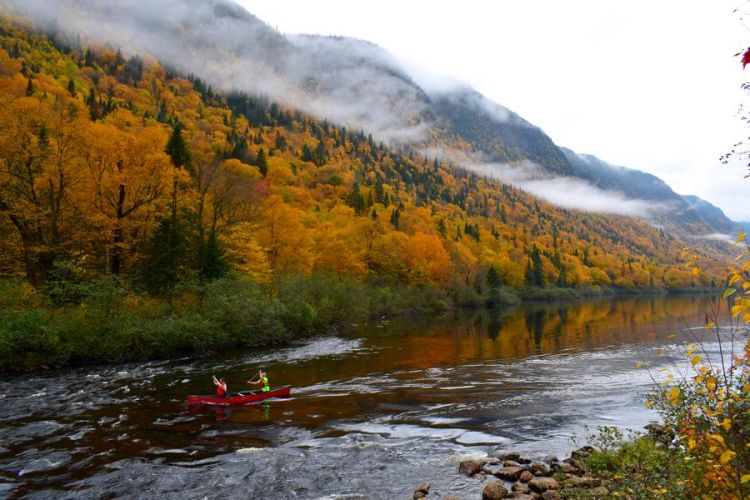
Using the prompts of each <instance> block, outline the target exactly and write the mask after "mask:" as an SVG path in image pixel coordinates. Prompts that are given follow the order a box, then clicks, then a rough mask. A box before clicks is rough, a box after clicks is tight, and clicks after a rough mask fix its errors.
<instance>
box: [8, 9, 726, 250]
mask: <svg viewBox="0 0 750 500" xmlns="http://www.w3.org/2000/svg"><path fill="white" fill-rule="evenodd" d="M6 3H7V4H8V5H11V6H13V7H14V8H15V9H16V10H17V11H20V12H22V13H24V14H28V15H31V16H33V17H34V18H35V19H36V20H37V21H38V22H40V23H42V24H43V25H44V26H47V27H48V29H50V30H52V31H53V32H54V31H57V30H62V31H65V32H69V33H76V34H81V35H83V36H84V37H85V38H86V39H90V40H93V41H97V42H99V43H105V44H113V45H115V46H118V45H119V46H121V47H124V48H126V50H127V51H128V53H143V54H150V55H153V56H155V57H157V58H159V59H162V60H166V61H169V65H170V67H173V68H175V69H177V70H178V71H180V72H182V73H184V74H190V73H192V74H198V75H199V76H200V77H201V78H202V79H203V80H204V81H206V82H207V83H208V84H210V85H211V86H212V87H213V88H214V89H220V90H223V91H233V90H242V91H247V92H250V93H253V94H259V95H265V96H268V97H269V98H270V99H272V100H274V101H276V102H278V103H281V104H284V105H286V106H289V107H291V108H294V109H298V110H300V111H302V112H305V113H308V114H311V115H313V116H315V117H317V118H318V119H326V120H328V121H330V122H333V123H336V124H338V125H342V126H346V127H347V128H349V129H353V130H360V129H361V130H364V131H365V133H367V134H372V135H373V136H374V138H375V140H376V141H385V142H387V143H390V144H394V145H401V146H403V145H409V146H413V147H414V148H415V149H418V150H422V151H426V152H441V154H443V155H444V156H445V157H446V158H453V159H454V160H455V159H458V158H461V159H462V160H461V161H462V162H466V166H469V164H471V165H476V164H481V163H483V162H489V163H511V164H512V163H518V162H527V163H528V162H531V164H532V165H533V172H531V173H526V174H524V176H526V177H528V176H529V175H533V176H537V175H540V174H542V175H545V176H548V177H549V176H552V177H554V176H565V177H576V178H578V179H581V180H582V181H583V182H586V183H590V184H591V185H592V187H589V188H587V189H588V190H589V191H591V190H598V191H597V196H598V197H599V198H606V197H607V196H610V195H611V196H612V198H613V201H612V202H611V203H609V206H610V209H612V210H616V208H617V206H618V203H617V200H618V199H619V194H618V193H624V194H625V195H626V196H627V197H628V198H630V199H632V200H636V201H637V202H638V201H640V200H645V201H647V202H648V201H655V202H657V203H658V204H659V207H658V210H656V211H655V212H654V213H651V214H650V218H651V219H652V220H654V221H655V223H657V224H660V225H664V226H665V227H667V228H668V229H669V230H670V231H675V232H676V234H678V235H680V236H681V237H684V236H685V235H691V234H692V235H702V234H707V233H710V232H714V231H712V230H711V228H709V227H708V225H706V224H705V223H704V221H703V220H702V219H701V218H700V217H698V216H697V215H696V214H695V212H694V211H693V210H692V209H691V208H690V206H689V205H688V204H687V203H685V202H684V200H682V199H681V198H680V197H679V196H677V195H676V194H675V193H673V192H672V191H671V190H670V189H669V188H668V187H667V186H665V185H663V183H661V181H659V180H658V179H656V178H649V177H647V174H642V173H637V172H630V173H628V172H627V171H625V170H618V169H610V168H605V167H604V166H603V165H601V164H598V160H596V161H594V160H591V161H589V160H587V159H586V157H578V156H576V155H574V154H572V153H571V152H569V151H567V152H566V151H565V150H562V149H561V148H558V147H557V146H556V145H555V144H554V143H553V142H552V141H551V140H550V139H549V137H547V136H546V135H545V134H544V132H543V131H541V130H540V129H539V128H538V127H535V126H533V125H531V124H529V123H528V122H526V121H525V120H523V119H522V118H521V117H519V116H518V115H516V114H515V113H513V112H511V111H509V110H507V109H506V108H503V107H502V106H499V105H498V104H496V103H493V102H491V101H489V100H488V99H486V98H485V97H484V96H482V95H481V94H479V93H477V92H476V91H473V90H471V89H467V88H455V89H454V90H451V91H443V92H435V93H429V92H426V91H424V90H423V89H422V88H420V87H419V86H418V85H417V84H416V83H415V82H414V81H413V80H412V79H411V78H410V77H409V75H408V74H407V72H406V71H404V70H403V68H401V67H400V65H399V64H398V63H397V62H396V60H395V59H394V57H393V56H392V55H391V54H389V53H388V52H387V51H385V50H384V49H382V48H380V47H377V46H375V45H373V44H370V43H368V42H364V41H361V40H355V39H350V38H343V37H320V36H306V35H297V36H284V35H282V34H280V33H278V32H277V31H275V30H273V29H271V28H270V27H269V26H267V25H266V24H265V23H263V22H262V21H260V20H259V19H258V18H256V17H255V16H253V15H252V14H250V13H248V12H247V11H245V10H244V9H242V8H241V7H239V6H237V5H236V4H234V3H232V2H229V1H226V0H210V1H199V0H161V1H159V2H153V1H150V0H149V1H146V0H133V1H130V2H114V3H113V2H97V1H94V0H60V1H58V2H55V3H54V4H50V3H49V2H46V1H44V0H8V2H6ZM163 12H166V13H168V15H164V14H163ZM506 180H508V179H506ZM511 182H513V181H512V180H511ZM556 202H558V203H559V202H560V201H559V200H557V201H556ZM643 205H644V206H648V207H652V206H653V204H649V203H645V204H643ZM563 206H565V205H564V204H563ZM576 206H577V205H576ZM595 209H596V208H595V207H593V206H592V210H595ZM622 213H624V214H627V213H630V212H628V211H625V212H622Z"/></svg>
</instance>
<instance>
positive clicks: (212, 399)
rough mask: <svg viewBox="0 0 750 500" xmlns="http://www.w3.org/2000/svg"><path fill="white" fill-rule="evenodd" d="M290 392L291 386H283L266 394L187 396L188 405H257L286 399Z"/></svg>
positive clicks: (239, 393)
mask: <svg viewBox="0 0 750 500" xmlns="http://www.w3.org/2000/svg"><path fill="white" fill-rule="evenodd" d="M291 390H292V386H291V385H285V386H284V387H279V388H278V389H274V390H272V391H268V392H260V391H258V392H246V393H242V392H231V393H229V395H228V396H225V397H220V396H217V395H215V394H210V395H207V396H188V397H187V402H188V404H189V405H200V404H204V405H222V406H226V405H244V404H247V403H257V402H258V401H263V400H264V399H269V398H288V397H289V393H290V392H291Z"/></svg>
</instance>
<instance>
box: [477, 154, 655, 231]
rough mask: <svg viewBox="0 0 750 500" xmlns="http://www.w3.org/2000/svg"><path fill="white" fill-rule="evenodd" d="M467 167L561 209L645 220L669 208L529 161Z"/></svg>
mask: <svg viewBox="0 0 750 500" xmlns="http://www.w3.org/2000/svg"><path fill="white" fill-rule="evenodd" d="M467 168H468V169H469V170H471V171H473V172H476V173H478V174H480V175H484V176H486V177H490V178H494V179H498V180H500V181H502V182H505V183H508V184H511V185H513V186H516V187H518V188H520V189H522V190H523V191H526V192H527V193H529V194H532V195H534V196H536V197H538V198H541V199H543V200H545V201H547V202H549V203H552V204H553V205H557V206H559V207H562V208H567V209H573V210H581V211H585V212H598V213H604V214H614V215H627V216H631V217H640V218H644V219H651V218H653V217H655V216H656V215H657V214H659V213H660V212H663V211H664V210H665V208H666V207H664V206H662V205H660V204H658V203H653V202H650V201H646V200H639V199H632V198H628V197H627V196H625V194H623V193H620V192H617V191H609V190H604V189H600V188H598V187H596V186H594V185H593V184H590V183H588V182H586V181H584V180H581V179H578V178H575V177H551V176H549V174H545V173H544V171H543V169H542V168H541V167H539V166H538V165H535V164H534V163H532V162H530V161H524V162H519V163H517V164H514V165H509V164H505V163H482V164H473V165H467Z"/></svg>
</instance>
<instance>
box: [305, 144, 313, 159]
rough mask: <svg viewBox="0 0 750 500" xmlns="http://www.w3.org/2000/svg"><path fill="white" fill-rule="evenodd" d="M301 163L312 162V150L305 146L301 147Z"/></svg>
mask: <svg viewBox="0 0 750 500" xmlns="http://www.w3.org/2000/svg"><path fill="white" fill-rule="evenodd" d="M302 161H313V154H312V150H311V149H310V146H308V145H307V144H304V145H303V146H302Z"/></svg>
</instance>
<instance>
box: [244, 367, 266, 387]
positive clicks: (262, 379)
mask: <svg viewBox="0 0 750 500" xmlns="http://www.w3.org/2000/svg"><path fill="white" fill-rule="evenodd" d="M256 377H257V380H256ZM247 383H248V384H250V385H259V386H261V387H260V390H261V392H268V391H270V390H271V386H270V385H269V384H268V374H267V373H266V372H264V371H263V370H260V371H259V372H258V375H256V376H255V377H253V378H251V379H250V380H248V381H247Z"/></svg>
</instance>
